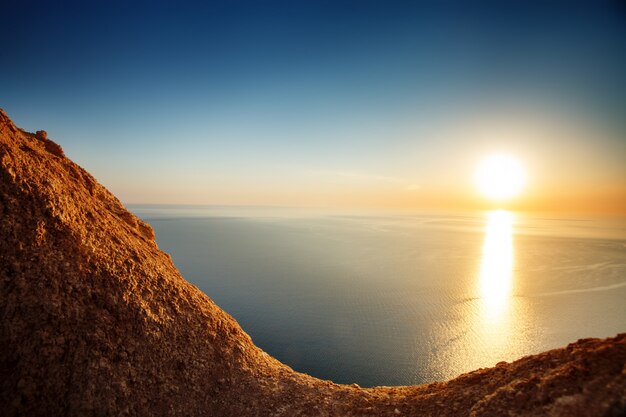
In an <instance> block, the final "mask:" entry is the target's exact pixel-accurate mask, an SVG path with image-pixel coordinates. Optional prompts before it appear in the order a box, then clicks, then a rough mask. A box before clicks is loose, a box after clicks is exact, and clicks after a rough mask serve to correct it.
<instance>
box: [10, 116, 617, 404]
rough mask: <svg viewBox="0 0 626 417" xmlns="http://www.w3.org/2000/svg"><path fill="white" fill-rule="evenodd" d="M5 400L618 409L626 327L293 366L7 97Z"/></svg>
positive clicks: (81, 402)
mask: <svg viewBox="0 0 626 417" xmlns="http://www.w3.org/2000/svg"><path fill="white" fill-rule="evenodd" d="M0 235H1V239H0V314H1V315H2V322H1V324H0V410H2V413H1V414H2V415H4V416H13V415H28V416H38V415H45V416H60V415H63V416H77V415H81V416H83V415H97V416H108V415H112V416H113V415H114V416H119V415H146V416H152V415H173V416H174V415H181V416H183V415H184V416H199V415H206V416H350V415H355V416H357V415H358V416H370V415H371V416H385V415H388V416H398V415H425V416H501V415H503V414H508V415H511V416H531V415H532V416H535V415H552V416H572V415H585V416H617V415H624V414H625V413H626V368H625V363H626V335H619V336H617V337H615V338H612V339H606V340H597V339H586V340H579V341H578V342H576V343H573V344H571V345H569V346H567V347H566V348H563V349H557V350H552V351H549V352H545V353H542V354H540V355H536V356H530V357H526V358H523V359H520V360H518V361H516V362H513V363H501V364H499V365H498V366H496V367H494V368H490V369H481V370H478V371H475V372H472V373H469V374H465V375H462V376H460V377H458V378H456V379H454V380H451V381H448V382H444V383H432V384H428V385H421V386H413V387H391V388H371V389H362V388H359V387H358V386H345V385H337V384H334V383H332V382H329V381H322V380H318V379H315V378H312V377H310V376H308V375H304V374H300V373H297V372H294V371H293V370H291V369H290V368H289V367H287V366H285V365H283V364H281V363H280V362H278V361H277V360H275V359H273V358H271V357H270V356H268V355H267V354H266V353H265V352H263V351H261V350H260V349H259V348H257V347H256V346H255V345H254V344H253V343H252V341H251V340H250V337H248V335H246V333H245V332H244V331H243V330H242V329H241V328H240V327H239V325H238V324H237V322H236V321H235V320H234V319H233V318H232V317H230V316H229V315H228V314H227V313H225V312H224V311H222V310H221V309H220V308H219V307H218V306H216V305H215V304H214V303H213V302H212V301H211V300H210V299H209V298H208V297H207V296H206V295H205V294H203V293H202V292H200V291H199V290H198V289H197V288H196V287H194V286H193V285H191V284H189V283H188V282H187V281H185V280H184V279H183V277H182V276H181V275H180V274H179V272H178V271H177V270H176V267H175V266H174V265H173V263H172V260H171V259H170V257H169V256H168V255H167V254H165V253H163V252H162V251H160V250H159V248H158V247H157V245H156V243H155V241H154V233H153V231H152V229H151V228H150V226H149V225H147V224H145V223H144V222H142V221H141V220H140V219H138V218H137V217H135V216H134V215H133V214H132V213H130V212H129V211H128V210H126V209H125V208H124V206H123V205H122V204H121V203H120V201H119V200H118V199H117V198H115V196H113V195H112V194H111V193H110V192H109V191H107V190H106V189H105V188H104V187H102V186H101V185H100V184H98V182H97V181H96V180H95V179H94V178H93V177H92V176H91V175H90V174H89V173H87V172H86V171H85V170H83V169H82V168H80V167H79V166H78V165H76V164H75V163H73V162H72V161H70V160H69V159H68V158H66V157H65V156H64V154H63V151H62V149H61V148H60V147H59V146H58V145H57V144H56V143H54V142H52V141H50V140H49V139H47V135H46V134H45V132H38V133H37V134H31V133H28V132H25V131H22V130H20V129H19V128H17V127H16V126H15V125H14V124H13V123H12V122H11V121H10V120H9V118H8V117H7V115H6V114H5V113H4V112H2V111H0Z"/></svg>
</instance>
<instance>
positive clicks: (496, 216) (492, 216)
mask: <svg viewBox="0 0 626 417" xmlns="http://www.w3.org/2000/svg"><path fill="white" fill-rule="evenodd" d="M512 226H513V215H512V214H511V213H510V212H508V211H504V210H496V211H491V212H489V213H488V214H487V227H486V229H485V240H484V243H483V249H482V258H481V264H480V279H479V286H480V297H481V301H482V306H481V307H482V313H481V315H482V318H483V320H484V321H485V322H493V321H498V320H499V319H501V318H502V316H503V315H504V314H505V313H506V309H507V308H508V306H509V305H510V297H511V286H512V282H513V262H514V252H513V231H512V228H513V227H512Z"/></svg>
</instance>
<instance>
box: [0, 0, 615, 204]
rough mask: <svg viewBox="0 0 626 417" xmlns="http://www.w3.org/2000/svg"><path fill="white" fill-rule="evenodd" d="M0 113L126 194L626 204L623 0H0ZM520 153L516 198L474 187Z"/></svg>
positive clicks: (193, 199)
mask: <svg viewBox="0 0 626 417" xmlns="http://www.w3.org/2000/svg"><path fill="white" fill-rule="evenodd" d="M2 14H3V18H2V24H1V25H0V39H2V40H3V43H2V45H3V47H2V49H1V50H0V107H1V108H3V109H4V110H5V111H6V112H7V113H8V114H9V116H10V117H11V118H12V119H13V120H14V122H16V124H18V125H19V126H21V127H23V128H25V129H27V130H30V131H35V130H40V129H44V130H46V131H48V134H49V136H50V137H51V138H52V139H54V140H56V141H57V142H58V143H60V144H61V145H62V146H63V148H64V150H65V152H66V154H67V155H68V156H69V157H71V158H72V159H73V160H74V161H75V162H77V163H78V164H80V165H81V166H83V167H84V168H86V169H87V170H88V171H90V172H91V173H92V174H94V176H95V177H96V178H97V179H98V180H99V181H100V182H101V183H103V184H104V185H105V186H107V187H108V188H109V189H110V190H111V191H112V192H113V193H115V194H116V195H117V196H118V197H120V199H121V200H122V201H123V202H125V203H158V204H214V205H273V206H303V207H347V208H401V209H416V210H419V209H475V208H493V207H496V205H498V206H499V205H502V207H503V208H511V209H518V210H535V211H576V212H594V213H595V212H598V213H617V214H626V163H625V161H626V81H625V77H624V74H626V6H624V2H620V1H611V2H603V1H588V2H575V1H574V2H572V1H568V2H565V1H562V2H537V3H533V2H506V1H501V2H496V1H493V2H481V1H477V2H463V1H439V2H433V3H426V2H399V1H366V0H363V1H354V2H348V1H304V0H292V1H284V2H275V1H265V0H263V1H261V0H259V1H252V2H249V1H246V2H244V1H228V2H227V1H220V2H210V1H205V2H184V1H176V2H174V1H171V2H166V1H149V2H141V1H134V2H128V1H125V2H115V1H106V2H104V1H103V2H85V1H82V2H75V3H71V2H62V1H42V2H39V1H29V0H4V1H3V5H2ZM493 153H506V154H510V155H514V156H515V157H516V158H517V159H519V161H521V163H522V164H523V165H524V166H525V168H526V170H527V183H526V187H525V188H524V190H523V192H522V194H521V195H520V196H518V197H517V198H514V199H512V200H510V201H507V202H498V203H496V202H493V201H489V200H487V199H485V198H484V197H483V196H481V195H480V194H479V193H478V192H477V190H476V188H475V186H474V184H473V181H472V178H473V175H474V171H475V170H476V166H477V164H478V163H479V161H480V160H481V159H482V158H484V157H485V156H487V155H490V154H493Z"/></svg>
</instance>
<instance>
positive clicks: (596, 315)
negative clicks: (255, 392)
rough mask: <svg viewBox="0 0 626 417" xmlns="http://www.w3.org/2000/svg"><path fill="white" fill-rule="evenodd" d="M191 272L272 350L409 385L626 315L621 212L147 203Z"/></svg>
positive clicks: (567, 338)
mask: <svg viewBox="0 0 626 417" xmlns="http://www.w3.org/2000/svg"><path fill="white" fill-rule="evenodd" d="M129 208H130V209H131V210H132V211H133V212H134V213H135V214H137V215H138V216H140V217H141V218H142V219H144V220H146V221H147V222H149V223H150V224H151V225H152V227H153V228H154V230H155V232H156V240H157V243H158V245H159V247H160V248H161V249H162V250H164V251H165V252H167V253H169V254H170V255H171V256H172V258H173V260H174V263H175V265H176V266H177V268H178V269H179V270H180V271H181V274H182V275H183V277H185V279H187V280H188V281H189V282H191V283H192V284H194V285H196V286H197V287H198V288H200V289H201V290H202V291H203V292H204V293H206V294H207V295H208V296H209V297H211V298H212V299H213V300H214V301H215V302H216V303H217V304H218V305H219V306H220V307H221V308H223V309H224V310H225V311H226V312H227V313H229V314H231V315H232V316H233V317H234V318H235V319H236V320H237V321H238V322H239V324H240V325H241V326H242V328H243V329H244V330H245V331H246V332H247V333H248V334H249V335H250V336H251V337H252V339H253V341H254V343H255V344H256V345H257V346H259V347H260V348H262V349H263V350H265V351H266V352H267V353H269V354H270V355H272V356H274V357H276V358H277V359H279V360H280V361H282V362H283V363H285V364H287V365H289V366H291V367H292V368H293V369H295V370H296V371H300V372H305V373H307V374H310V375H313V376H315V377H318V378H322V379H330V380H333V381H334V382H337V383H357V384H359V385H361V386H380V385H412V384H421V383H427V382H433V381H442V380H446V379H449V378H453V377H455V376H457V375H459V374H461V373H464V372H468V371H471V370H473V369H477V368H481V367H489V366H494V365H495V364H497V363H498V362H500V361H513V360H515V359H518V358H521V357H523V356H526V355H530V354H535V353H539V352H542V351H545V350H547V349H552V348H557V347H560V346H563V345H564V344H567V343H570V342H574V341H575V340H577V339H579V338H584V337H608V336H614V335H615V334H616V333H619V332H623V331H625V330H626V306H625V305H624V303H623V300H624V299H626V219H625V218H623V217H613V218H610V217H606V216H603V217H592V216H571V215H567V216H565V215H555V214H550V215H538V214H525V213H515V212H509V211H505V210H495V211H487V212H449V213H442V212H432V211H431V212H426V211H424V212H413V213H411V212H391V211H373V210H372V211H362V212H358V213H351V212H350V211H348V210H335V211H328V210H317V209H296V208H282V207H281V208H279V207H235V206H192V205H138V204H131V205H129Z"/></svg>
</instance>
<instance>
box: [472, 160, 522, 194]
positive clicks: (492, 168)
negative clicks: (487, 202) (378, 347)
mask: <svg viewBox="0 0 626 417" xmlns="http://www.w3.org/2000/svg"><path fill="white" fill-rule="evenodd" d="M474 182H475V184H476V188H478V191H479V192H480V193H481V194H482V195H484V196H485V197H487V198H489V199H492V200H497V201H502V200H508V199H511V198H513V197H517V196H518V195H519V194H520V193H521V192H522V190H523V188H524V186H525V185H526V170H525V169H524V166H523V165H522V164H521V163H520V162H519V160H517V159H516V158H514V157H512V156H510V155H504V154H497V155H491V156H489V157H487V158H485V159H483V160H482V161H481V162H480V164H479V165H478V167H477V168H476V174H475V175H474Z"/></svg>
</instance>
